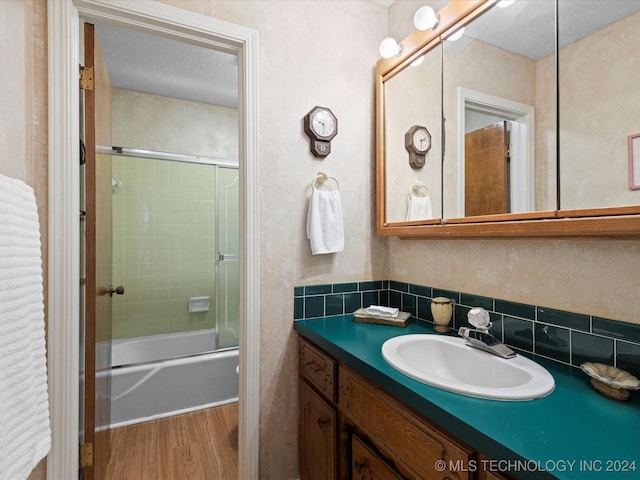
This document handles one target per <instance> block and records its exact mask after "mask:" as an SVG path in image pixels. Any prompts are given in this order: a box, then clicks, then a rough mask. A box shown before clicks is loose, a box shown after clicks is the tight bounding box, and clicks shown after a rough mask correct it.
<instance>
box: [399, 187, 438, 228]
mask: <svg viewBox="0 0 640 480" xmlns="http://www.w3.org/2000/svg"><path fill="white" fill-rule="evenodd" d="M422 190H423V192H424V191H426V194H424V195H416V192H415V190H414V188H413V187H411V188H410V189H409V197H408V199H407V216H406V218H405V220H406V221H407V222H410V221H412V220H429V219H431V218H433V211H432V209H431V198H429V192H428V190H427V189H426V187H423V188H422Z"/></svg>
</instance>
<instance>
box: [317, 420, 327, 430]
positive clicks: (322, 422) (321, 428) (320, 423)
mask: <svg viewBox="0 0 640 480" xmlns="http://www.w3.org/2000/svg"><path fill="white" fill-rule="evenodd" d="M327 421H328V420H326V419H324V418H319V419H318V427H320V430H323V429H324V426H325V425H326V423H327Z"/></svg>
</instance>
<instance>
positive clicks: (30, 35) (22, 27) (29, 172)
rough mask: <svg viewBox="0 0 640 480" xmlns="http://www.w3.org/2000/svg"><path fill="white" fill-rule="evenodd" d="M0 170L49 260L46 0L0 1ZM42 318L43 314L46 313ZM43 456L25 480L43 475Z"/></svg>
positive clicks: (35, 478) (42, 476)
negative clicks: (16, 184) (27, 209)
mask: <svg viewBox="0 0 640 480" xmlns="http://www.w3.org/2000/svg"><path fill="white" fill-rule="evenodd" d="M0 61H1V62H2V75H0V111H1V112H2V114H1V115H0V174H3V175H7V176H10V177H14V178H19V179H20V180H23V181H24V182H26V183H27V184H29V185H31V186H32V187H33V189H34V190H35V195H36V201H37V203H38V215H39V217H40V234H41V241H42V246H43V247H42V253H43V257H42V258H43V267H44V272H43V273H44V278H45V305H46V278H47V277H46V274H47V271H46V265H47V248H46V245H47V8H46V2H45V0H4V1H2V2H0ZM45 321H46V317H45ZM45 475H46V463H45V460H43V461H41V462H40V463H39V464H38V466H37V467H36V469H35V470H34V471H33V473H32V474H31V476H30V477H29V480H42V479H44V478H45Z"/></svg>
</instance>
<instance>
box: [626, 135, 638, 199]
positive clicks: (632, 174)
mask: <svg viewBox="0 0 640 480" xmlns="http://www.w3.org/2000/svg"><path fill="white" fill-rule="evenodd" d="M627 145H628V149H629V190H640V133H636V134H633V135H629V136H628V137H627Z"/></svg>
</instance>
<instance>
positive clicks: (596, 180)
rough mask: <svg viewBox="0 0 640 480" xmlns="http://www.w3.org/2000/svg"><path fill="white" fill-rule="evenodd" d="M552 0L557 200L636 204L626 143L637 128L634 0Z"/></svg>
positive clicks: (638, 26) (638, 27) (637, 16)
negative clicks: (555, 49) (557, 127)
mask: <svg viewBox="0 0 640 480" xmlns="http://www.w3.org/2000/svg"><path fill="white" fill-rule="evenodd" d="M558 7H559V11H558V21H559V42H560V47H561V48H560V52H559V60H560V62H559V63H560V69H559V75H560V113H561V114H560V158H561V167H560V180H561V181H560V191H561V201H560V207H561V208H562V209H565V210H567V209H589V208H597V207H618V206H629V205H640V191H637V190H631V189H630V188H629V178H628V177H629V163H630V162H633V160H634V159H633V156H631V155H629V151H628V144H627V139H628V137H629V136H630V135H634V134H638V133H640V115H638V105H640V87H639V86H638V75H639V74H640V63H639V61H638V52H637V50H638V46H639V45H640V2H638V1H637V0H612V1H607V2H575V1H573V0H559V5H558ZM639 153H640V152H639ZM635 160H636V164H637V163H638V161H640V159H635Z"/></svg>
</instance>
